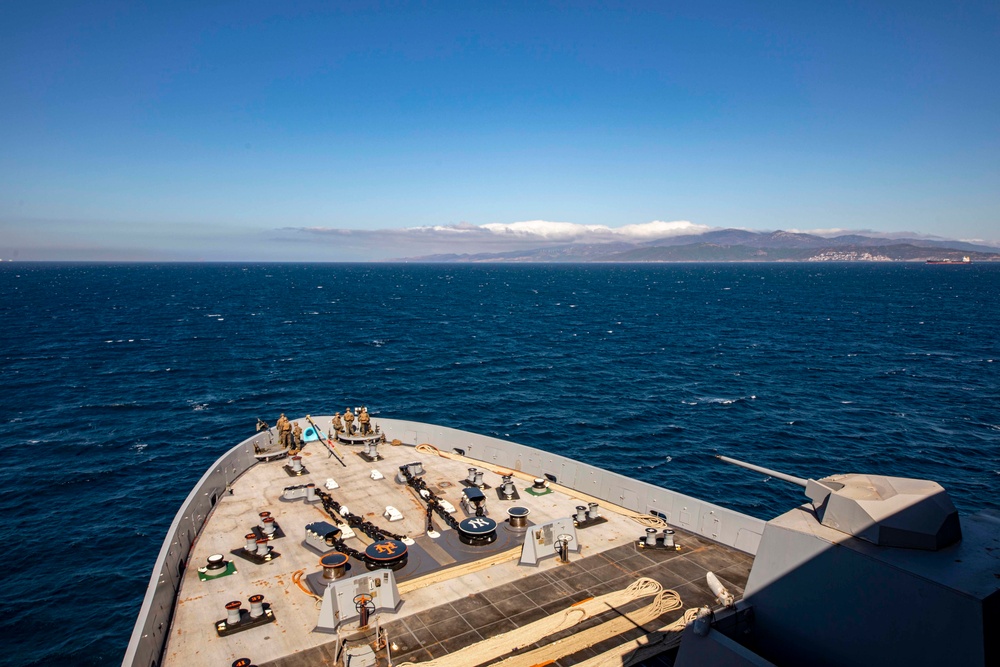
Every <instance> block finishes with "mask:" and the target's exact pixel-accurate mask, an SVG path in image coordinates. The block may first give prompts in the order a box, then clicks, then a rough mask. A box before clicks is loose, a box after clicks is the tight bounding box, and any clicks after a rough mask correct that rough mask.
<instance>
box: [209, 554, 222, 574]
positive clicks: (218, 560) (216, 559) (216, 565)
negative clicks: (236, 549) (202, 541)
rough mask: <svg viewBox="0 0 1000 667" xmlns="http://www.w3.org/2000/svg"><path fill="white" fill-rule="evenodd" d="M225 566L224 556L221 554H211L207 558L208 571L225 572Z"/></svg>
mask: <svg viewBox="0 0 1000 667" xmlns="http://www.w3.org/2000/svg"><path fill="white" fill-rule="evenodd" d="M226 565H227V563H226V557H225V556H223V555H222V554H212V555H211V556H209V557H208V565H207V566H206V567H207V569H209V570H225V569H226Z"/></svg>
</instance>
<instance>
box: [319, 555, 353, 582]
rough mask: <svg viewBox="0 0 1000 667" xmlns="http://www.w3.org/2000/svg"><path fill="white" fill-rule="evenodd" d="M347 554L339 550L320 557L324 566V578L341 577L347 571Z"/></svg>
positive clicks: (320, 561) (320, 562)
mask: <svg viewBox="0 0 1000 667" xmlns="http://www.w3.org/2000/svg"><path fill="white" fill-rule="evenodd" d="M347 560H348V558H347V554H342V553H340V552H339V551H334V552H333V553H328V554H326V555H325V556H323V557H322V558H320V559H319V564H320V565H321V566H322V567H323V578H324V579H340V578H341V577H343V576H344V573H345V572H346V571H347Z"/></svg>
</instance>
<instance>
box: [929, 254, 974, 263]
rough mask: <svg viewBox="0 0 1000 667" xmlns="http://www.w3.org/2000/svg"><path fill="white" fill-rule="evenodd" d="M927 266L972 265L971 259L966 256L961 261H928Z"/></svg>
mask: <svg viewBox="0 0 1000 667" xmlns="http://www.w3.org/2000/svg"><path fill="white" fill-rule="evenodd" d="M927 263H928V264H960V265H963V264H972V258H971V257H969V256H968V255H966V256H965V257H963V258H962V259H961V260H957V259H929V260H927Z"/></svg>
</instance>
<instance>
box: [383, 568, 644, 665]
mask: <svg viewBox="0 0 1000 667" xmlns="http://www.w3.org/2000/svg"><path fill="white" fill-rule="evenodd" d="M662 590H663V586H661V585H660V584H659V582H657V581H655V580H653V579H649V578H647V577H643V578H641V579H638V580H637V581H635V582H634V583H632V584H631V585H630V586H629V587H628V588H625V589H623V590H620V591H614V592H612V593H606V594H605V595H600V596H598V597H595V598H591V599H589V600H584V601H582V602H578V603H577V604H575V605H573V606H572V607H570V608H569V609H564V610H563V611H561V612H557V613H555V614H552V615H550V616H547V617H545V618H541V619H539V620H537V621H535V622H534V623H529V624H527V625H525V626H523V627H520V628H517V629H516V630H511V631H510V632H505V633H503V634H500V635H497V636H496V637H490V638H489V639H484V640H482V641H480V642H476V643H475V644H471V645H469V646H466V647H465V648H462V649H459V650H458V651H455V652H454V653H449V654H448V655H444V656H441V657H440V658H434V659H433V660H428V661H427V662H421V663H419V664H420V666H421V667H468V666H469V665H479V664H482V663H484V662H489V661H490V660H496V659H497V658H499V657H500V656H502V655H506V654H507V653H510V652H511V651H514V650H517V649H520V648H523V647H525V646H529V645H531V644H534V643H535V642H537V641H539V640H541V639H544V638H545V637H548V636H549V635H553V634H555V633H557V632H559V631H560V630H565V629H567V628H571V627H573V626H575V625H577V624H578V623H580V622H582V621H584V620H586V619H588V618H592V617H594V616H598V615H600V614H603V613H604V612H606V611H610V610H612V609H615V608H617V607H622V606H624V605H626V604H628V603H629V602H631V601H633V600H638V599H641V598H645V597H650V596H654V595H658V594H659V593H660V592H661V591H662ZM577 650H579V649H577ZM415 664H416V663H412V662H404V663H400V664H399V665H397V666H396V667H415Z"/></svg>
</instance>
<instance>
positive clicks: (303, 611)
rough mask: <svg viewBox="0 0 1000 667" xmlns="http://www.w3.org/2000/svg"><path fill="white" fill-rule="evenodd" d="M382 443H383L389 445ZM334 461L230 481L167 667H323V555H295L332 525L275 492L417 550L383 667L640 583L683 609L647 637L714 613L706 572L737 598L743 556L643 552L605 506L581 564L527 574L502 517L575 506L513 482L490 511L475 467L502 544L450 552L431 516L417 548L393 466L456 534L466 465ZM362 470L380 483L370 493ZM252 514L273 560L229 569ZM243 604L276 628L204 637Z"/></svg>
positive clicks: (196, 555)
mask: <svg viewBox="0 0 1000 667" xmlns="http://www.w3.org/2000/svg"><path fill="white" fill-rule="evenodd" d="M317 422H318V423H320V424H324V425H325V424H328V423H329V418H322V420H321V419H320V418H318V419H317ZM302 425H303V426H306V424H305V423H303V424H302ZM393 436H394V434H393V433H387V437H388V438H389V439H390V440H391V439H392V438H393ZM337 451H338V454H339V455H340V457H341V458H342V459H343V460H344V462H345V463H346V464H347V465H346V467H344V466H342V465H341V464H340V463H339V462H338V461H337V460H336V459H335V458H333V457H331V456H329V455H328V453H327V450H326V449H324V447H323V445H322V444H321V443H318V442H313V443H310V444H308V445H307V446H306V447H305V450H304V451H303V452H302V463H303V465H304V467H305V469H306V470H307V473H306V474H303V475H301V476H296V477H292V476H290V475H289V474H288V473H287V472H286V471H285V466H286V465H288V464H289V461H288V460H287V459H285V460H279V461H271V462H266V463H261V464H258V465H255V466H253V467H252V468H250V470H248V471H247V472H246V473H245V474H243V475H242V476H240V477H239V478H238V479H236V480H235V481H234V482H233V483H232V485H231V493H228V494H226V495H223V496H222V497H220V498H219V499H218V501H217V503H216V505H215V507H214V508H213V510H212V513H211V516H210V517H209V518H208V520H207V523H206V525H205V528H204V530H203V531H202V532H201V534H200V535H199V536H198V538H197V539H196V541H195V543H194V545H193V547H192V549H191V553H190V558H189V559H188V567H187V569H186V570H185V572H184V574H183V578H182V582H181V587H180V591H179V594H178V598H177V604H176V607H175V610H174V617H173V621H172V625H171V629H170V633H169V636H168V639H167V644H166V650H165V652H164V656H163V664H164V665H168V666H174V665H191V664H212V665H229V664H232V663H233V662H234V661H235V660H237V659H239V658H249V659H250V660H252V661H253V664H255V665H259V666H261V667H264V666H270V665H275V666H277V665H280V666H282V667H291V666H292V665H301V664H311V665H316V664H333V660H334V657H335V655H334V653H335V651H336V642H335V640H336V638H337V635H336V634H327V633H323V632H316V631H315V628H316V627H317V622H318V617H319V602H318V599H317V597H315V596H312V595H309V593H308V590H309V589H308V587H309V581H308V580H309V575H313V578H314V579H315V577H316V575H315V573H317V572H319V571H321V569H322V568H321V567H320V565H319V558H320V555H319V553H317V552H316V551H314V550H313V549H311V548H308V547H307V546H305V544H304V542H303V540H304V536H305V526H306V525H308V524H313V523H315V522H327V523H333V519H332V518H331V517H330V515H329V514H328V513H327V512H326V511H324V508H323V506H322V504H306V503H305V502H303V501H302V500H295V501H283V500H282V495H283V492H284V489H285V488H286V487H289V486H292V485H300V484H306V483H314V484H315V485H316V487H317V488H319V489H322V490H323V491H325V492H327V493H329V494H330V496H331V497H333V498H335V499H336V501H337V502H339V503H340V504H341V505H343V506H345V507H347V508H349V510H350V511H351V512H352V513H354V514H357V515H362V516H363V517H364V518H365V519H366V520H368V521H370V522H371V523H373V524H375V525H376V526H378V527H379V528H381V529H385V530H387V531H391V532H393V533H397V534H400V535H406V536H408V537H410V538H413V539H414V540H415V543H414V544H413V545H411V546H410V560H409V561H408V563H407V565H406V566H405V567H404V568H402V569H401V570H399V571H398V572H396V580H397V582H398V584H399V590H400V597H401V600H402V602H401V604H400V605H399V607H398V608H397V609H396V611H395V612H394V613H393V612H390V611H383V612H380V613H379V614H378V615H377V616H378V619H377V623H378V625H379V626H380V627H381V628H382V629H383V630H384V631H385V633H386V636H387V640H388V644H389V646H390V647H391V651H392V661H393V663H394V664H399V663H401V662H404V661H412V662H421V661H425V660H430V659H433V658H440V657H443V656H447V655H448V654H451V653H453V652H455V651H456V650H459V649H461V648H463V647H465V646H468V645H470V644H475V643H477V642H480V641H482V640H485V639H489V638H491V637H496V636H498V635H501V634H502V633H505V632H510V631H514V630H517V629H518V628H524V627H525V626H527V625H529V624H531V623H533V622H535V621H538V620H539V619H542V618H544V617H547V616H550V615H552V614H554V613H558V612H561V611H562V610H564V609H566V608H568V607H570V606H571V605H573V604H575V603H579V602H581V601H583V600H586V599H588V598H592V597H597V596H600V595H603V594H606V593H610V592H612V591H618V590H622V589H624V588H626V587H627V586H628V585H629V584H631V583H632V582H634V581H636V580H637V579H639V578H640V577H648V578H651V579H653V580H655V581H657V582H659V583H660V584H662V585H663V587H664V588H667V589H673V590H675V591H677V593H678V594H679V595H680V598H681V600H682V606H681V608H680V609H677V610H675V611H671V612H669V613H667V614H665V615H663V617H662V618H659V619H657V621H656V622H655V624H653V625H654V626H655V628H658V627H662V626H664V625H666V624H668V623H670V622H672V621H674V620H676V619H677V618H679V617H680V616H681V615H682V614H683V613H684V610H685V609H689V608H692V607H699V606H701V605H705V604H710V603H712V601H713V599H714V596H713V595H712V593H710V591H709V589H708V586H707V585H706V583H705V574H706V572H708V571H712V572H714V573H715V574H716V575H717V576H718V577H719V579H720V580H721V581H722V582H723V583H724V584H725V585H726V586H727V587H728V588H729V590H730V591H731V592H733V593H734V594H735V595H736V597H737V598H739V597H741V595H742V591H743V588H744V586H745V584H746V580H747V577H748V574H749V570H750V565H751V563H752V557H751V556H749V555H747V554H745V553H743V552H741V551H738V550H735V549H732V548H730V547H726V546H723V545H720V544H718V543H716V542H712V541H710V540H707V539H705V538H702V537H699V536H696V535H693V534H691V533H688V532H685V531H682V530H679V529H678V530H677V532H676V541H677V543H678V544H679V545H680V549H679V550H678V551H668V550H652V549H645V548H640V547H639V546H637V542H638V541H639V540H640V539H641V538H642V537H643V535H644V529H645V526H644V525H642V524H641V523H640V522H637V521H636V519H635V517H634V516H630V514H634V513H631V512H629V511H628V510H624V509H622V508H615V507H611V506H608V505H607V504H606V503H601V511H602V512H601V513H602V515H603V516H604V517H605V518H606V519H607V521H606V522H604V523H600V524H597V525H593V526H590V527H587V528H583V529H580V530H578V531H577V537H578V541H579V544H578V545H573V547H574V548H576V547H578V548H579V551H575V550H574V551H573V552H572V553H571V554H570V556H569V562H568V563H561V562H559V558H558V557H548V558H544V559H542V560H540V561H539V563H538V564H537V565H534V566H530V565H519V564H518V557H519V555H520V545H521V543H522V542H523V540H524V535H525V533H524V532H517V531H513V530H510V529H509V528H508V526H507V524H506V522H505V520H506V519H507V513H506V510H507V509H508V508H509V507H512V506H519V507H526V508H528V509H529V510H530V515H529V517H528V518H529V520H530V522H531V524H532V525H536V526H537V525H540V524H543V523H546V522H548V521H552V520H555V519H559V518H565V517H570V516H572V515H573V514H574V513H575V512H576V509H577V507H578V506H580V505H581V500H580V498H579V497H574V496H573V495H570V494H572V492H571V491H566V490H564V489H560V488H559V487H555V489H556V490H554V491H552V492H550V493H545V494H543V495H534V494H531V493H529V492H527V490H526V489H527V487H530V486H531V482H530V481H526V480H524V479H521V478H515V482H516V484H517V488H518V491H519V495H520V498H519V499H517V500H513V501H504V500H500V499H499V498H498V496H497V494H496V492H495V491H494V489H496V488H497V487H498V486H499V485H500V484H501V477H500V475H499V474H497V473H496V472H494V469H495V468H494V467H492V466H490V465H488V464H479V466H480V469H481V470H483V471H485V474H484V478H483V481H484V482H485V483H486V485H488V487H490V488H489V489H487V490H486V491H485V493H486V495H487V503H486V507H487V510H488V512H489V516H490V517H491V518H493V519H494V520H496V521H497V523H498V524H499V526H498V529H497V533H498V535H499V539H497V540H496V541H495V542H494V543H493V544H491V545H489V546H488V547H473V546H469V545H466V544H462V543H461V542H459V541H458V540H457V539H456V531H455V530H453V529H452V528H449V527H448V526H447V525H446V524H445V523H444V522H443V521H442V520H440V518H439V517H437V516H435V517H434V524H435V527H436V529H437V530H438V531H439V532H440V537H438V538H437V539H431V538H430V537H428V536H427V535H425V522H426V519H425V511H426V506H425V505H424V503H423V502H422V501H421V500H420V499H419V497H418V495H417V493H416V492H415V491H414V490H413V489H411V488H410V487H408V486H407V485H406V484H404V483H401V482H399V481H397V479H396V473H397V472H398V470H399V468H400V466H404V465H406V464H409V463H412V462H415V461H420V462H421V463H422V466H423V469H424V471H425V472H424V474H423V476H422V477H423V479H424V480H425V482H426V483H427V486H428V488H430V489H432V490H433V491H434V493H436V494H437V495H439V496H441V497H442V498H444V499H446V500H448V501H449V502H451V503H452V504H453V505H454V506H455V508H456V512H455V514H454V516H455V517H456V518H457V519H459V520H461V519H463V518H466V516H467V513H466V512H465V511H463V508H462V507H461V506H460V499H461V497H462V492H463V486H464V484H463V480H464V479H465V478H466V476H467V474H468V468H469V463H468V462H465V461H462V460H453V459H450V458H445V457H440V456H436V455H435V454H433V453H431V452H428V451H422V452H417V451H415V450H414V448H413V447H412V446H407V445H403V446H391V445H388V444H383V445H380V446H379V448H378V453H379V454H380V455H381V456H382V457H384V458H383V459H382V460H378V461H375V462H368V461H366V460H364V459H363V458H362V457H361V456H360V448H358V447H355V446H349V445H344V444H338V445H337ZM455 458H459V457H455ZM373 470H377V471H378V472H379V473H381V475H382V477H383V478H382V479H372V471H373ZM329 478H332V479H334V480H336V482H337V484H339V488H336V489H333V490H329V491H327V490H326V489H325V487H324V484H325V482H326V481H327V479H329ZM584 504H586V503H584ZM386 506H393V507H395V508H396V509H398V510H399V512H400V513H401V514H402V516H403V518H402V520H399V521H392V522H390V521H388V520H387V519H386V518H384V517H383V513H384V512H385V510H386ZM261 512H270V513H271V517H273V518H274V520H275V523H276V524H277V525H278V526H279V527H280V531H281V532H283V534H284V537H279V538H277V539H273V540H271V542H270V545H271V547H272V549H273V551H274V552H277V553H278V554H280V556H278V557H276V558H273V559H272V560H269V561H267V562H263V563H261V564H257V563H254V562H251V561H250V560H247V559H245V558H241V557H238V553H236V552H238V551H239V550H240V549H241V548H243V546H244V544H245V541H246V540H245V537H246V535H247V534H248V533H249V531H250V530H251V529H252V528H253V527H255V526H257V525H258V523H259V521H260V519H259V515H260V513H261ZM529 530H530V529H529ZM371 542H372V540H371V539H369V538H367V537H366V536H365V535H363V534H362V533H361V532H358V533H357V536H356V537H352V538H349V539H347V540H345V541H344V543H345V544H347V545H348V546H350V547H352V548H353V549H354V550H356V551H360V552H363V551H364V550H365V548H366V547H367V546H368V545H369V544H371ZM477 549H481V550H482V552H483V554H484V556H483V557H480V556H478V555H477V552H476V550H477ZM212 554H223V555H224V556H225V557H226V559H227V560H230V561H232V562H233V564H234V565H235V567H236V570H237V571H236V572H235V573H234V574H232V575H229V576H223V577H219V578H213V579H208V580H202V579H203V577H200V576H199V571H198V568H199V567H202V566H203V565H205V563H206V562H207V559H208V557H209V556H210V555H212ZM484 564H488V565H487V566H485V567H484V566H483V565H484ZM351 566H352V567H351V569H350V571H348V572H347V577H351V576H354V575H357V574H362V573H365V572H366V571H367V570H366V569H365V568H364V566H363V565H361V564H360V563H358V562H357V561H356V560H353V559H352V561H351ZM315 592H318V593H320V594H322V591H315ZM254 595H263V596H264V600H265V603H267V604H268V605H270V610H271V611H273V614H274V617H275V621H274V622H273V623H269V624H266V625H261V626H260V627H254V628H251V629H248V630H246V631H243V632H238V633H236V634H231V635H228V636H222V637H220V636H218V635H217V633H216V629H215V626H216V623H217V622H218V621H219V620H220V619H225V618H226V614H227V612H226V604H227V603H229V602H230V601H242V604H243V605H244V607H247V600H248V599H249V598H250V597H251V596H254ZM648 602H649V600H648V598H647V599H637V600H634V601H631V602H628V603H626V604H623V605H621V606H620V607H617V608H613V609H608V610H607V611H605V612H604V613H601V614H599V615H597V616H595V617H593V618H589V619H588V620H586V621H585V622H583V623H581V624H579V625H577V626H575V627H573V628H570V629H568V630H563V631H561V632H559V633H555V634H551V635H549V636H547V637H545V638H544V639H541V640H539V641H538V642H534V643H533V644H532V645H531V646H527V647H524V648H522V649H521V651H522V652H523V651H529V650H531V649H532V647H535V648H537V647H539V646H543V645H547V644H551V643H552V642H556V641H558V640H559V639H561V638H563V637H565V636H568V635H571V634H574V633H578V632H580V631H582V630H585V629H587V628H590V627H595V626H597V625H598V624H600V623H603V622H605V621H608V620H612V619H614V618H620V617H622V615H624V614H629V613H630V612H632V611H634V610H635V609H638V608H640V607H643V606H644V605H646V604H647V603H648ZM374 623H375V621H373V624H374ZM355 625H356V623H355ZM655 628H653V629H655ZM650 629H651V628H650V627H646V628H643V627H634V626H633V627H632V628H631V629H627V630H626V631H625V632H623V633H622V634H620V635H618V636H617V637H615V638H614V639H607V640H603V641H602V642H600V643H597V644H596V645H594V646H591V647H579V648H577V650H575V651H574V653H573V654H571V655H567V656H564V657H562V659H561V660H562V661H561V662H560V661H556V662H555V664H565V665H568V664H576V663H579V662H580V661H581V660H583V659H586V658H588V657H591V656H594V655H597V654H598V653H600V652H602V651H604V650H606V649H607V648H609V647H611V646H613V645H617V644H620V643H622V642H625V641H630V640H633V639H636V638H637V637H640V636H643V635H645V634H646V633H647V632H648V631H649V630H650ZM556 658H558V656H557V655H553V659H556Z"/></svg>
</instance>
